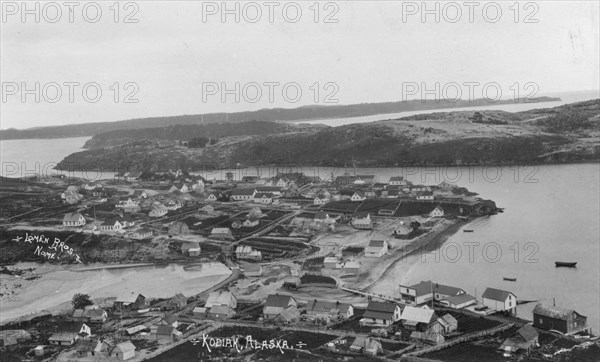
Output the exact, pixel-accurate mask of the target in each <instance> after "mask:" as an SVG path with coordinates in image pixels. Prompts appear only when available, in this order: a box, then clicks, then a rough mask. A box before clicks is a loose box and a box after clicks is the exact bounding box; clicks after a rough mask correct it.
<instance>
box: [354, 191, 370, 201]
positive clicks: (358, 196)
mask: <svg viewBox="0 0 600 362" xmlns="http://www.w3.org/2000/svg"><path fill="white" fill-rule="evenodd" d="M366 199H367V198H366V196H365V194H363V193H362V192H361V191H356V192H355V193H354V194H353V195H352V196H350V200H351V201H364V200H366Z"/></svg>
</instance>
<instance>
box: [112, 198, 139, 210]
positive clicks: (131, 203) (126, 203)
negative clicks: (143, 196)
mask: <svg viewBox="0 0 600 362" xmlns="http://www.w3.org/2000/svg"><path fill="white" fill-rule="evenodd" d="M139 205H140V203H139V201H135V200H132V199H131V197H128V198H127V200H121V201H119V203H118V204H117V205H115V207H119V208H132V207H136V206H139Z"/></svg>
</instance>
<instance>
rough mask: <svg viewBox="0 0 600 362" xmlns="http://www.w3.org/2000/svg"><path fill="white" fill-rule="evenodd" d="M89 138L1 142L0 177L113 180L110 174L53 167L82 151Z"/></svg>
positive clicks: (112, 174)
mask: <svg viewBox="0 0 600 362" xmlns="http://www.w3.org/2000/svg"><path fill="white" fill-rule="evenodd" d="M90 138H91V137H74V138H54V139H26V140H1V141H0V160H1V162H2V170H1V171H0V175H1V176H5V177H17V178H21V177H27V176H32V175H34V174H40V175H53V174H57V173H62V174H65V175H67V176H72V177H83V178H86V179H106V178H112V177H113V176H114V173H112V172H104V173H102V172H95V171H87V172H86V171H63V172H59V171H56V170H54V167H55V166H56V165H57V164H58V163H59V162H60V161H62V160H63V159H64V158H65V157H67V156H68V155H70V154H71V153H74V152H79V151H84V149H83V148H82V147H83V145H84V144H85V142H86V141H87V140H89V139H90Z"/></svg>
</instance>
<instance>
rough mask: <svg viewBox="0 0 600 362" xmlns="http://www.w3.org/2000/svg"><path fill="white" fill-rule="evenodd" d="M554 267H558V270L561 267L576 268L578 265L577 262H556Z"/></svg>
mask: <svg viewBox="0 0 600 362" xmlns="http://www.w3.org/2000/svg"><path fill="white" fill-rule="evenodd" d="M554 265H556V267H557V268H558V267H561V266H564V267H567V268H574V267H575V265H577V262H576V261H555V262H554Z"/></svg>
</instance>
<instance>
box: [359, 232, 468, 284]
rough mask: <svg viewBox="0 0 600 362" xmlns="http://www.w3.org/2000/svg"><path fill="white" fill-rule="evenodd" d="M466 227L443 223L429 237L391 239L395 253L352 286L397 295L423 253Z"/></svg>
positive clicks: (374, 265)
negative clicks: (399, 286) (400, 286)
mask: <svg viewBox="0 0 600 362" xmlns="http://www.w3.org/2000/svg"><path fill="white" fill-rule="evenodd" d="M466 225H468V223H465V222H461V221H449V220H444V221H443V223H440V224H437V225H435V226H434V227H433V228H432V230H431V231H429V232H428V233H427V234H424V235H421V236H419V237H417V238H416V239H414V240H412V241H410V242H408V241H406V240H398V239H393V240H391V241H390V246H391V247H392V251H395V253H393V254H391V255H387V256H385V257H384V258H385V259H386V260H385V261H382V260H377V262H376V263H374V264H373V265H372V266H371V268H370V269H369V270H370V272H369V275H368V276H367V277H366V278H364V279H363V280H362V281H361V282H359V283H358V284H356V285H354V286H351V287H352V288H356V289H361V290H367V291H370V292H373V293H380V294H386V295H390V294H394V293H396V291H397V289H398V285H399V284H402V283H403V281H405V280H406V279H405V277H406V275H407V274H408V273H409V271H410V269H411V267H412V266H414V265H415V264H416V263H417V262H419V260H420V259H421V257H422V255H423V254H425V253H427V252H429V251H432V250H435V249H437V248H439V247H440V246H441V245H442V244H443V243H444V242H445V241H446V240H447V239H448V238H449V237H450V236H452V235H454V234H455V233H456V232H458V231H459V230H460V229H462V228H464V227H465V226H466ZM398 249H401V250H402V251H399V250H398Z"/></svg>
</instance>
